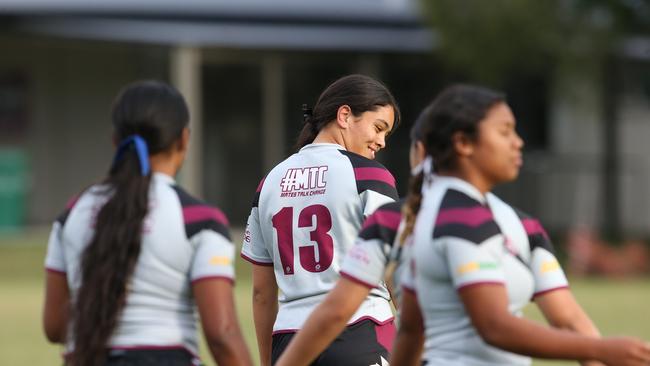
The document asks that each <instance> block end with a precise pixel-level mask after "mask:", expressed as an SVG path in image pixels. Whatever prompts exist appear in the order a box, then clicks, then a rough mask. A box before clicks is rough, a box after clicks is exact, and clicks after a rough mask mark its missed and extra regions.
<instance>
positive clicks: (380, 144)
mask: <svg viewBox="0 0 650 366" xmlns="http://www.w3.org/2000/svg"><path fill="white" fill-rule="evenodd" d="M375 143H376V144H377V146H378V147H379V148H380V149H383V148H384V147H385V146H386V135H384V134H380V135H379V136H378V138H377V141H375Z"/></svg>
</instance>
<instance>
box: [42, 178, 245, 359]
mask: <svg viewBox="0 0 650 366" xmlns="http://www.w3.org/2000/svg"><path fill="white" fill-rule="evenodd" d="M105 192H106V187H105V186H101V185H98V186H92V187H91V188H89V189H88V190H86V191H85V192H84V193H83V194H81V195H80V197H79V198H78V199H76V200H75V201H74V202H72V203H70V204H68V207H67V209H66V210H65V211H64V212H63V213H62V214H61V215H60V216H59V218H58V219H57V220H56V222H55V223H54V226H53V229H52V232H51V234H50V239H49V243H48V250H47V256H46V259H45V266H46V269H47V270H48V271H51V272H56V273H61V274H62V275H65V276H66V277H67V282H68V286H69V288H70V290H71V296H72V298H73V299H74V297H75V295H76V293H77V291H78V289H79V285H80V280H81V279H80V273H79V269H80V268H79V266H80V258H81V255H82V253H83V251H84V249H85V248H86V246H87V245H88V244H89V242H90V240H91V239H92V237H93V235H94V225H95V219H96V215H97V213H98V212H99V210H100V208H101V207H102V205H103V204H104V203H105V202H106V200H107V194H106V193H105ZM116 245H117V243H116ZM234 252H235V247H234V245H233V244H232V243H231V241H230V238H229V234H228V220H227V218H226V216H225V215H224V214H223V213H222V212H221V211H219V210H218V209H217V208H214V207H211V206H208V205H206V204H205V203H203V202H201V201H199V200H197V199H195V198H193V197H192V196H190V195H189V194H187V193H186V192H185V191H184V190H183V189H181V188H180V187H179V186H177V185H175V184H174V180H173V179H172V178H171V177H169V176H167V175H163V174H160V173H154V174H153V175H152V179H151V186H150V189H149V212H148V214H147V216H146V218H145V219H144V221H143V233H142V243H141V249H140V256H139V257H138V261H137V263H136V266H135V271H134V273H133V275H132V277H131V279H130V282H129V284H128V286H127V288H128V292H127V297H126V305H125V307H124V309H123V311H122V314H121V315H120V318H119V321H118V324H117V327H116V329H115V330H114V332H113V335H112V337H111V339H110V340H109V347H111V348H118V349H119V348H128V349H130V348H152V347H153V348H158V347H182V348H186V349H187V350H189V351H190V352H192V353H194V354H198V353H197V347H198V338H197V321H196V309H195V308H196V307H195V304H194V300H193V296H192V288H191V284H192V283H195V282H197V281H201V280H203V279H209V278H224V279H226V280H228V281H233V280H234V270H233V257H234ZM68 346H70V344H69V345H68Z"/></svg>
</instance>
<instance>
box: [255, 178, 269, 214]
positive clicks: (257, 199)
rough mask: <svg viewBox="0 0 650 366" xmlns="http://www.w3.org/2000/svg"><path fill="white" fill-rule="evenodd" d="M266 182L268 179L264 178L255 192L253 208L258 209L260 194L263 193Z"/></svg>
mask: <svg viewBox="0 0 650 366" xmlns="http://www.w3.org/2000/svg"><path fill="white" fill-rule="evenodd" d="M265 180H266V177H264V178H262V180H261V181H260V183H259V184H258V185H257V189H256V190H255V196H253V203H252V204H251V206H253V207H257V206H258V205H259V203H260V193H261V192H262V187H263V186H264V181H265Z"/></svg>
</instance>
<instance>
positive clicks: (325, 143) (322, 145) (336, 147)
mask: <svg viewBox="0 0 650 366" xmlns="http://www.w3.org/2000/svg"><path fill="white" fill-rule="evenodd" d="M319 147H331V148H335V149H337V150H345V148H344V147H343V146H341V145H339V144H333V143H329V142H319V143H311V144H308V145H305V146H304V147H303V148H302V149H300V151H303V150H308V149H316V148H319Z"/></svg>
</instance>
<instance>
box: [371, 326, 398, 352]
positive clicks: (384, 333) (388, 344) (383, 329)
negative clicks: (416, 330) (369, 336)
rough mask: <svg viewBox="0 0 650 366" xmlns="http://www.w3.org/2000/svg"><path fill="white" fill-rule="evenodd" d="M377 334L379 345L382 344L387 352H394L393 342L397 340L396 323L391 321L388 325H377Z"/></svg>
mask: <svg viewBox="0 0 650 366" xmlns="http://www.w3.org/2000/svg"><path fill="white" fill-rule="evenodd" d="M375 334H376V336H377V343H379V344H381V345H382V346H383V347H384V348H385V349H386V351H388V352H392V351H393V341H394V340H395V322H393V321H391V322H388V323H386V324H381V325H379V324H378V325H376V326H375Z"/></svg>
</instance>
